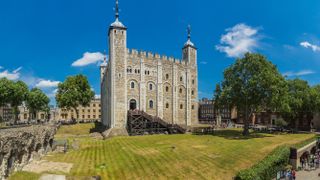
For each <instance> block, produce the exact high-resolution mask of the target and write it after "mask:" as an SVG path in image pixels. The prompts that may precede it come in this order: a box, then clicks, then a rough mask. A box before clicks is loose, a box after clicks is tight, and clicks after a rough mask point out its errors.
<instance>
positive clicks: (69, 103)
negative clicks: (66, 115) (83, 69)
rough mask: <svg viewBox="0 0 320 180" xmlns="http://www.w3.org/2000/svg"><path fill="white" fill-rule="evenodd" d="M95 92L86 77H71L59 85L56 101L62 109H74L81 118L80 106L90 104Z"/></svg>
mask: <svg viewBox="0 0 320 180" xmlns="http://www.w3.org/2000/svg"><path fill="white" fill-rule="evenodd" d="M93 97H94V92H93V91H92V90H91V87H90V84H89V82H88V79H87V77H86V76H84V75H81V74H80V75H76V76H69V77H67V79H66V80H65V81H64V82H63V83H60V84H59V85H58V92H57V94H56V101H57V104H58V106H59V107H60V108H66V109H74V111H75V112H76V115H77V117H76V118H77V119H78V118H79V110H78V109H77V107H78V106H79V105H81V106H83V107H86V106H88V105H89V104H90V102H91V100H92V98H93Z"/></svg>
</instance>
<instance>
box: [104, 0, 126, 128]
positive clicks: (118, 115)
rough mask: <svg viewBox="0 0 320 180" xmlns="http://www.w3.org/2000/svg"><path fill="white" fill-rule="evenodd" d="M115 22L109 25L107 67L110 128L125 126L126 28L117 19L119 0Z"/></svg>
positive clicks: (117, 6)
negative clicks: (109, 76)
mask: <svg viewBox="0 0 320 180" xmlns="http://www.w3.org/2000/svg"><path fill="white" fill-rule="evenodd" d="M115 11H116V12H115V18H116V20H115V22H113V23H112V24H111V25H110V28H109V32H108V36H109V62H108V63H110V64H109V67H110V70H109V69H108V70H109V71H111V72H110V73H111V78H110V81H111V82H110V87H111V89H110V100H111V101H110V107H108V109H109V111H110V114H109V115H108V119H107V121H109V123H108V124H110V128H125V126H126V119H127V109H128V108H127V89H126V88H124V87H126V81H127V77H126V76H127V75H126V69H127V61H126V58H127V57H126V56H127V28H126V27H125V26H124V25H123V24H122V23H121V22H120V20H119V2H118V0H116V7H115Z"/></svg>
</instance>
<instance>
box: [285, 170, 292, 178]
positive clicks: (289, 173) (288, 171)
mask: <svg viewBox="0 0 320 180" xmlns="http://www.w3.org/2000/svg"><path fill="white" fill-rule="evenodd" d="M291 175H292V174H291V170H290V169H288V170H287V174H286V180H291V177H292V176H291Z"/></svg>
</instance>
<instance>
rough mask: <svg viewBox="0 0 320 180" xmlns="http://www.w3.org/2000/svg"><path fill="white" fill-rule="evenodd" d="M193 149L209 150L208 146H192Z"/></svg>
mask: <svg viewBox="0 0 320 180" xmlns="http://www.w3.org/2000/svg"><path fill="white" fill-rule="evenodd" d="M192 147H193V148H196V149H204V148H207V147H208V146H206V145H196V146H192Z"/></svg>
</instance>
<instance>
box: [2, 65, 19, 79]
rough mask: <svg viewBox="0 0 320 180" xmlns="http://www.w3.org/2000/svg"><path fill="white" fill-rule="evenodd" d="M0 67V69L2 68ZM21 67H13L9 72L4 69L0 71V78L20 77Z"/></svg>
mask: <svg viewBox="0 0 320 180" xmlns="http://www.w3.org/2000/svg"><path fill="white" fill-rule="evenodd" d="M2 68H3V67H1V68H0V69H2ZM21 69H22V67H19V68H18V69H15V70H14V71H12V72H10V71H9V70H4V71H2V72H0V78H7V79H9V80H17V79H19V78H20V70H21Z"/></svg>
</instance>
